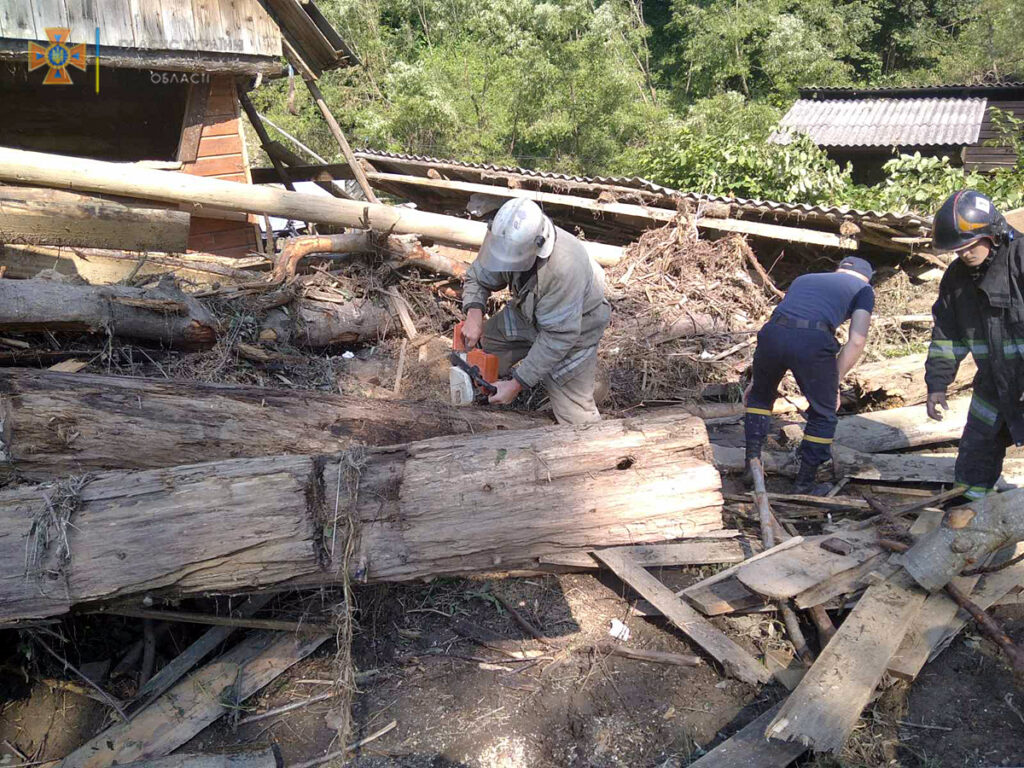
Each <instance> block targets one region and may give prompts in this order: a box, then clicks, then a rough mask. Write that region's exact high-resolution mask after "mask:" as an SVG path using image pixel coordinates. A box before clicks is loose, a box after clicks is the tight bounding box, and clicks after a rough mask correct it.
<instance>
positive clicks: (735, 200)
mask: <svg viewBox="0 0 1024 768" xmlns="http://www.w3.org/2000/svg"><path fill="white" fill-rule="evenodd" d="M356 155H357V156H358V157H361V158H365V159H366V160H368V161H369V162H371V163H372V162H374V160H375V159H378V160H380V159H384V160H387V159H391V160H396V161H399V162H401V161H403V160H406V161H410V162H416V163H424V164H429V165H438V166H440V165H449V166H458V167H462V168H466V169H469V170H477V171H492V172H494V173H506V174H513V175H517V176H527V177H534V178H540V179H548V180H551V181H555V182H557V181H572V182H582V183H584V184H599V185H608V186H616V187H629V188H632V189H637V190H641V191H644V192H651V193H654V194H658V195H663V196H665V197H668V198H672V199H674V200H685V201H688V202H692V203H694V204H698V205H699V204H700V203H725V204H727V205H732V206H735V207H736V208H737V209H739V210H742V211H745V212H748V213H750V214H753V215H775V216H793V217H800V216H804V217H824V218H829V219H834V220H843V219H846V220H850V221H872V222H875V223H878V224H888V225H891V226H895V227H901V228H905V227H911V228H914V227H919V226H926V227H930V226H931V218H930V217H922V216H919V215H917V214H914V213H890V212H885V211H863V210H858V209H856V208H848V207H847V206H843V205H829V206H822V205H809V204H807V203H780V202H776V201H772V200H754V199H749V198H744V197H728V196H724V195H707V194H701V193H697V192H681V191H679V190H677V189H672V188H671V187H663V186H661V185H660V184H655V183H654V182H653V181H649V180H647V179H643V178H640V177H639V176H632V177H629V178H626V177H622V176H572V175H569V174H565V173H555V172H553V171H537V170H533V169H531V168H519V167H515V166H503V165H493V164H491V163H468V162H464V161H462V160H444V159H439V158H436V157H428V156H426V155H411V154H402V153H398V152H386V151H383V150H376V149H368V148H367V149H362V150H359V151H357V152H356Z"/></svg>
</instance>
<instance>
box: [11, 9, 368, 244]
mask: <svg viewBox="0 0 1024 768" xmlns="http://www.w3.org/2000/svg"><path fill="white" fill-rule="evenodd" d="M5 5H7V6H10V7H8V8H6V9H5V10H2V11H0V99H2V100H3V105H4V115H3V119H2V120H0V145H2V146H5V147H13V148H17V149H26V150H33V151H38V152H48V153H53V154H60V155H69V156H73V157H86V158H92V159H97V160H108V161H118V162H136V163H138V162H141V163H145V164H146V165H148V166H150V167H157V168H163V169H166V170H168V172H175V171H177V172H181V173H188V174H193V175H198V176H206V177H211V178H217V179H222V180H226V181H235V182H240V183H244V184H249V183H251V182H252V178H251V175H250V172H249V162H248V157H247V154H246V145H245V137H244V134H243V130H242V123H241V118H240V109H239V93H240V92H244V91H247V90H248V89H250V88H252V87H253V85H254V84H255V83H256V82H258V78H271V77H280V76H283V75H285V74H287V71H288V65H287V64H286V62H285V57H288V59H290V60H293V61H297V62H301V67H302V68H303V69H304V71H305V72H306V73H311V75H312V76H317V75H319V74H320V73H321V72H323V71H324V70H327V69H332V68H335V67H340V66H347V65H349V64H352V63H353V62H354V61H355V56H354V55H353V54H352V52H351V50H350V49H349V48H348V46H347V45H345V43H344V41H343V40H342V39H341V38H340V37H339V35H338V33H337V32H336V31H335V30H334V29H333V28H332V27H331V25H330V24H329V23H328V22H327V20H326V19H325V18H324V17H323V15H322V14H321V13H320V11H319V10H318V9H317V7H316V5H315V4H314V3H312V2H309V1H308V0H305V1H303V2H300V0H89V2H75V3H72V2H67V3H65V2H49V1H48V0H18V1H17V2H7V3H5ZM61 29H63V30H66V31H65V32H64V33H62V34H64V35H66V36H67V37H66V42H67V43H68V45H69V50H71V51H72V52H73V53H72V56H74V55H75V53H76V52H77V54H78V56H81V57H82V58H81V59H78V63H80V64H82V66H81V67H80V68H78V67H76V66H75V65H74V64H71V65H69V66H68V67H66V72H65V73H64V74H63V75H62V77H63V78H64V80H65V81H66V82H65V83H64V84H44V77H45V76H46V75H47V69H49V67H48V66H47V65H46V64H45V63H44V62H33V61H32V58H31V53H30V52H31V51H33V50H35V51H39V50H44V49H46V47H47V46H49V45H50V44H52V42H53V40H52V37H51V35H54V34H58V33H57V32H55V31H54V30H61ZM97 61H98V62H99V66H98V68H97V66H96V63H97ZM33 64H34V65H33ZM48 82H53V81H52V80H51V81H48ZM154 205H158V204H154ZM260 237H261V236H260V231H259V228H258V227H257V226H256V220H255V218H254V217H252V216H247V215H246V214H242V213H235V212H231V211H212V210H209V209H206V210H204V211H203V212H202V215H201V216H197V215H192V216H191V220H190V222H189V232H188V237H187V244H188V250H190V251H201V252H205V253H212V254H216V255H218V256H229V257H238V256H244V255H246V254H247V253H249V252H251V251H253V250H258V246H259V243H260Z"/></svg>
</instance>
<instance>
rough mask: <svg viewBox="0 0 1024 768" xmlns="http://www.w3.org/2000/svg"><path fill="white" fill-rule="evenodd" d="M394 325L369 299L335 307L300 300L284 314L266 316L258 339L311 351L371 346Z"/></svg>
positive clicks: (333, 305) (386, 314) (385, 313)
mask: <svg viewBox="0 0 1024 768" xmlns="http://www.w3.org/2000/svg"><path fill="white" fill-rule="evenodd" d="M394 325H395V324H393V323H392V321H391V314H390V313H389V312H388V311H387V310H386V309H384V308H383V307H381V306H378V305H377V304H374V303H373V302H372V301H371V300H370V299H353V300H352V301H346V302H344V303H340V304H338V303H334V302H327V301H313V300H311V299H304V298H300V299H296V300H295V301H293V302H292V303H291V304H290V305H289V307H288V310H287V311H285V310H283V309H275V310H273V311H272V312H270V313H268V314H267V317H266V318H265V319H264V321H263V325H262V326H261V328H260V339H262V340H263V341H269V342H273V343H277V344H295V345H297V346H301V347H310V348H313V349H322V348H324V347H331V346H334V345H335V344H364V343H370V344H372V343H376V342H377V341H379V340H381V339H383V338H384V336H385V335H386V334H387V332H388V330H389V329H390V328H392V327H393V326H394Z"/></svg>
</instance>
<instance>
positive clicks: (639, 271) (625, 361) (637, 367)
mask: <svg viewBox="0 0 1024 768" xmlns="http://www.w3.org/2000/svg"><path fill="white" fill-rule="evenodd" d="M754 263H756V259H755V258H754V255H753V253H752V252H751V250H750V246H749V245H747V243H746V241H745V240H744V239H743V238H742V237H739V236H737V235H729V236H727V237H724V238H722V239H720V240H715V241H709V240H703V239H700V238H699V237H698V236H697V230H696V228H695V227H694V226H693V224H692V222H691V221H690V220H689V219H687V218H685V217H682V218H680V220H679V221H678V222H677V223H674V224H671V225H669V226H666V227H662V228H661V229H656V230H652V231H650V232H648V233H646V234H645V235H643V236H642V237H641V238H640V240H638V241H637V242H636V243H633V244H632V245H630V246H627V247H626V248H625V250H624V258H623V260H622V261H621V262H620V263H619V264H618V265H616V266H615V267H612V268H610V269H608V270H607V272H606V276H607V286H608V295H609V298H610V300H611V302H612V308H613V312H612V322H611V326H610V327H609V328H608V330H607V331H606V333H605V336H604V340H603V342H602V349H601V353H600V354H601V360H602V362H603V364H604V365H605V366H606V367H607V368H608V369H609V371H610V375H611V380H612V393H613V402H614V403H615V405H617V406H619V407H625V406H629V405H634V404H636V403H639V402H643V401H651V400H654V401H665V400H679V399H681V398H682V399H693V398H696V397H699V396H700V393H701V391H702V390H703V387H704V385H705V384H707V383H712V382H720V381H726V380H729V379H735V377H736V373H737V372H738V371H739V370H742V369H743V367H745V361H747V360H749V357H750V352H751V349H752V347H751V348H747V347H743V348H742V351H743V352H745V354H743V355H735V356H728V357H725V358H723V359H722V361H721V364H717V363H718V361H714V360H713V358H715V357H716V355H717V354H719V353H722V352H725V351H727V350H729V349H730V348H732V347H735V346H736V344H737V343H739V342H743V341H749V340H750V332H751V331H754V330H756V329H757V328H758V327H759V325H760V323H762V322H763V321H764V320H765V319H766V318H767V316H768V315H769V314H770V313H771V310H772V306H773V301H772V299H773V294H772V292H771V289H770V288H769V287H768V285H767V284H766V283H765V282H764V281H763V280H762V279H761V277H760V276H759V275H757V273H754V274H753V276H752V275H751V269H752V267H751V265H752V264H754Z"/></svg>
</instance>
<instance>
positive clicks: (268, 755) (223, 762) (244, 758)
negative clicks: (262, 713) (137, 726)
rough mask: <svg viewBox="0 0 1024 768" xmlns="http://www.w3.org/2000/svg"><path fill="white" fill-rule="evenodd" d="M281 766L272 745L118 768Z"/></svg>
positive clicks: (137, 762)
mask: <svg viewBox="0 0 1024 768" xmlns="http://www.w3.org/2000/svg"><path fill="white" fill-rule="evenodd" d="M283 764H284V761H283V760H282V759H281V755H280V752H279V750H278V749H277V745H273V746H269V747H267V748H266V749H260V750H256V751H248V752H231V753H226V754H222V755H213V754H204V755H200V754H187V755H168V756H167V757H158V758H155V759H153V760H137V761H135V762H131V763H126V764H124V765H120V766H119V768H281V766H282V765H283Z"/></svg>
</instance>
